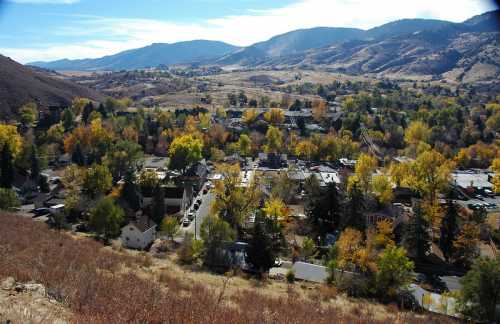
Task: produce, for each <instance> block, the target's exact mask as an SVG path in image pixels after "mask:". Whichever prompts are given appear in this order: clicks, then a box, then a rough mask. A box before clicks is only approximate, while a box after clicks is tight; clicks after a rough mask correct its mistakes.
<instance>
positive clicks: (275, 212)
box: [262, 197, 290, 222]
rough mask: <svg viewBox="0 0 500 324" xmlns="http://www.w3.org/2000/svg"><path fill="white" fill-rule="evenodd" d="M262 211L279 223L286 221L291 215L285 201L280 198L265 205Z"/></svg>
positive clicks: (273, 199)
mask: <svg viewBox="0 0 500 324" xmlns="http://www.w3.org/2000/svg"><path fill="white" fill-rule="evenodd" d="M262 211H264V213H265V214H266V216H267V217H272V218H274V219H277V220H279V221H282V222H283V221H286V220H287V219H288V216H289V215H290V210H289V209H288V208H287V207H286V205H285V203H284V202H283V200H281V199H280V198H278V197H273V198H271V199H269V200H267V201H266V202H265V203H264V208H262Z"/></svg>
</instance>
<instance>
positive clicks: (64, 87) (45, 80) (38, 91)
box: [0, 55, 102, 119]
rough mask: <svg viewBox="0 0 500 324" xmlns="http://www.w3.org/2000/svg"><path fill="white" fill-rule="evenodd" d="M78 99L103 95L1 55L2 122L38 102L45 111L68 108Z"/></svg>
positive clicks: (0, 98) (0, 105)
mask: <svg viewBox="0 0 500 324" xmlns="http://www.w3.org/2000/svg"><path fill="white" fill-rule="evenodd" d="M51 74H53V73H51ZM75 97H85V98H89V99H94V100H99V99H102V97H101V95H100V94H98V93H97V92H95V91H93V90H91V89H89V88H86V87H84V86H81V85H79V84H76V83H73V82H70V81H66V80H62V79H58V78H56V77H53V76H51V75H50V74H49V72H44V71H42V70H41V69H37V70H34V69H32V68H30V67H27V66H24V65H22V64H19V63H17V62H15V61H13V60H11V59H10V58H7V57H5V56H2V55H0V118H2V119H8V118H11V117H13V116H15V114H16V112H17V110H18V109H19V107H21V106H22V105H24V104H26V103H28V102H32V101H33V102H36V103H37V104H38V106H39V108H40V109H41V110H43V109H45V108H47V107H49V106H53V105H54V106H65V105H68V104H70V103H71V101H72V100H73V99H74V98H75Z"/></svg>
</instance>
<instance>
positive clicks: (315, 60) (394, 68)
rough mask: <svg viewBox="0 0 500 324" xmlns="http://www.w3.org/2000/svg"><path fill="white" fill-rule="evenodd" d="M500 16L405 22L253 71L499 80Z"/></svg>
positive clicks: (267, 62)
mask: <svg viewBox="0 0 500 324" xmlns="http://www.w3.org/2000/svg"><path fill="white" fill-rule="evenodd" d="M498 17H499V11H494V12H489V13H486V14H483V15H480V16H476V17H473V18H471V19H469V20H467V21H465V22H464V23H449V22H443V21H436V20H430V21H425V20H420V19H417V20H414V19H409V20H401V21H397V22H393V23H389V24H386V25H383V26H381V27H377V28H374V29H371V30H368V31H366V33H365V35H368V37H364V38H358V39H352V40H348V41H344V42H337V43H334V44H331V45H329V46H326V47H322V48H316V49H311V50H309V51H306V52H302V53H297V54H295V55H289V56H285V57H267V58H266V59H261V60H260V61H259V63H258V64H257V65H253V67H310V66H316V67H321V66H322V67H325V68H328V69H330V70H333V71H338V72H345V73H352V74H365V73H373V74H395V75H401V76H404V75H413V76H415V75H432V76H434V75H442V76H444V77H450V78H452V79H456V80H459V81H467V82H474V81H486V80H495V79H496V78H498V77H500V47H499V45H500V28H498V27H499V26H498V25H499V21H500V20H498ZM428 27H429V28H428Z"/></svg>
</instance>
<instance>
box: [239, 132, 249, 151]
mask: <svg viewBox="0 0 500 324" xmlns="http://www.w3.org/2000/svg"><path fill="white" fill-rule="evenodd" d="M251 149H252V140H251V139H250V137H249V136H248V135H246V134H241V135H240V139H239V140H238V150H239V152H240V155H241V156H248V155H250V152H251Z"/></svg>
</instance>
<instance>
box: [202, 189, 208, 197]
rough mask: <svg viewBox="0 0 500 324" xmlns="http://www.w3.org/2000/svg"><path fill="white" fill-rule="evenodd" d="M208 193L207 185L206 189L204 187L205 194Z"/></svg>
mask: <svg viewBox="0 0 500 324" xmlns="http://www.w3.org/2000/svg"><path fill="white" fill-rule="evenodd" d="M207 193H208V188H206V187H205V189H203V194H204V195H206V194H207Z"/></svg>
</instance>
